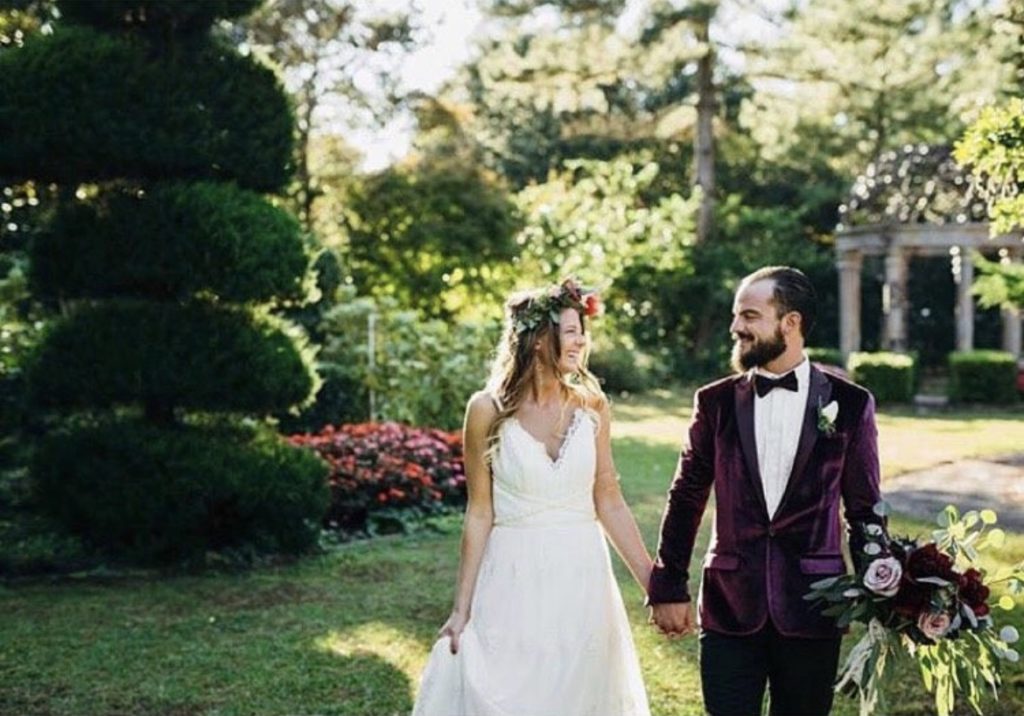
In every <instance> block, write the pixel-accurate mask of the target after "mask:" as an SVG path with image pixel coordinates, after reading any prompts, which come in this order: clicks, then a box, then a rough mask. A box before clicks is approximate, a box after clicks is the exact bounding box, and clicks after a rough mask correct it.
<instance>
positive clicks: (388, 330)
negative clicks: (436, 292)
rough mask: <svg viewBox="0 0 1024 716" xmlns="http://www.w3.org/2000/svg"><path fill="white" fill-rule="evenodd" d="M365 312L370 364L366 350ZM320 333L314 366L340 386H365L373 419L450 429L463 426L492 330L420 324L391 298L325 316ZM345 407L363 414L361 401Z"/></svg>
mask: <svg viewBox="0 0 1024 716" xmlns="http://www.w3.org/2000/svg"><path fill="white" fill-rule="evenodd" d="M371 314H373V315H374V317H375V318H374V335H375V346H376V350H375V352H374V364H373V367H371V366H370V361H369V349H368V340H369V317H370V315H371ZM320 330H321V331H322V333H323V335H325V340H324V345H323V348H322V350H321V351H320V353H319V355H318V360H319V365H320V366H322V367H323V369H325V370H327V371H330V372H331V373H332V375H334V376H336V377H337V378H339V379H341V380H344V381H345V382H346V383H347V385H350V386H351V385H354V384H357V385H362V386H365V391H367V393H368V392H369V391H370V390H371V389H372V391H373V393H374V397H375V413H374V416H373V417H374V418H375V419H378V420H393V421H397V422H401V423H406V424H409V425H417V426H424V427H436V428H441V429H445V430H454V429H456V428H458V427H459V426H461V424H462V418H463V413H464V411H465V406H466V402H467V401H468V400H469V397H470V396H471V395H472V394H473V393H474V392H475V391H477V390H480V389H481V388H482V387H483V385H484V383H485V382H486V379H487V375H488V372H489V369H490V358H491V353H492V351H493V349H494V346H495V345H497V342H498V332H499V326H498V324H497V322H495V323H492V324H482V323H474V322H468V321H462V322H458V323H448V322H445V321H440V320H424V319H423V318H421V317H420V316H418V315H417V314H416V313H415V312H413V311H403V310H401V309H400V308H398V306H397V305H396V304H395V303H394V302H393V301H380V302H375V301H374V300H372V299H369V298H360V299H353V300H349V301H346V302H344V303H341V304H339V305H338V306H336V307H335V308H333V309H331V310H330V311H328V312H327V314H326V315H325V316H324V320H323V323H322V324H321V327H320ZM367 393H362V392H360V394H359V397H362V396H364V395H366V394H367ZM350 409H351V410H353V411H354V410H357V409H363V410H367V412H368V408H366V407H365V404H363V405H358V406H357V405H353V406H351V408H350ZM362 414H363V415H366V414H367V413H362ZM342 417H344V416H343V415H339V416H337V417H336V418H335V419H334V420H333V421H332V422H335V423H337V422H340V421H341V419H342Z"/></svg>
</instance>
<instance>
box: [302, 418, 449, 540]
mask: <svg viewBox="0 0 1024 716" xmlns="http://www.w3.org/2000/svg"><path fill="white" fill-rule="evenodd" d="M289 441H290V442H291V443H292V444H293V445H298V446H303V447H309V448H312V449H313V450H315V451H316V452H317V453H318V454H319V455H320V457H322V458H323V459H324V460H326V461H327V462H328V464H329V465H330V466H331V472H330V476H329V478H328V483H329V485H330V489H331V504H330V507H329V509H328V512H327V514H326V515H325V517H324V526H325V527H328V528H332V529H338V530H341V531H342V532H348V533H367V532H370V533H374V532H381V531H402V530H404V528H405V526H406V524H407V522H408V520H409V519H415V518H417V517H422V516H424V515H429V514H435V513H438V512H442V511H444V510H445V508H451V507H456V506H459V505H462V504H464V503H465V501H466V475H465V470H464V467H463V462H462V438H461V436H460V435H459V434H458V433H449V432H444V431H442V430H435V429H432V428H415V427H411V426H408V425H402V424H400V423H358V424H353V425H342V426H340V427H334V426H330V425H329V426H327V427H326V428H324V429H323V430H322V431H321V432H319V433H316V434H312V435H310V434H304V435H293V436H291V437H290V438H289Z"/></svg>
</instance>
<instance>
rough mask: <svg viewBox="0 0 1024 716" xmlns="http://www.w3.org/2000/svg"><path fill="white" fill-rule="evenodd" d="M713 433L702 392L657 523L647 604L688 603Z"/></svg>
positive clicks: (709, 474)
mask: <svg viewBox="0 0 1024 716" xmlns="http://www.w3.org/2000/svg"><path fill="white" fill-rule="evenodd" d="M714 437H715V430H714V422H713V419H712V416H711V412H710V410H709V408H708V406H707V397H706V395H705V391H703V390H698V391H697V393H696V394H695V395H694V398H693V416H692V418H691V421H690V429H689V435H688V439H687V445H686V447H685V448H684V450H683V452H682V454H681V455H680V457H679V464H678V467H677V468H676V474H675V477H673V479H672V485H671V487H670V488H669V491H668V504H667V505H666V506H665V513H664V515H663V516H662V518H661V537H660V539H659V542H658V556H657V559H656V560H655V563H654V570H653V571H652V572H651V581H650V586H649V588H648V590H647V604H648V605H652V604H665V603H674V602H689V601H690V592H689V588H688V584H687V582H688V581H689V568H690V557H691V556H692V555H693V543H694V540H695V539H696V538H697V528H698V527H699V526H700V520H701V517H703V515H704V508H705V507H706V506H707V503H708V495H709V494H710V492H711V484H712V482H713V481H714V463H715V459H714V450H715V439H714Z"/></svg>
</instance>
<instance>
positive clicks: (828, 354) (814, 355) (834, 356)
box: [807, 348, 846, 368]
mask: <svg viewBox="0 0 1024 716" xmlns="http://www.w3.org/2000/svg"><path fill="white" fill-rule="evenodd" d="M807 357H808V358H809V359H810V360H811V362H812V363H821V364H822V365H834V366H836V367H838V368H845V367H846V361H844V360H843V352H842V351H841V350H839V349H838V348H807Z"/></svg>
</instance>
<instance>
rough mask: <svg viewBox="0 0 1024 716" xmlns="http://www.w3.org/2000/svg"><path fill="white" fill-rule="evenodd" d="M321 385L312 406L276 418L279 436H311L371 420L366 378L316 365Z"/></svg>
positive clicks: (331, 365) (338, 367)
mask: <svg viewBox="0 0 1024 716" xmlns="http://www.w3.org/2000/svg"><path fill="white" fill-rule="evenodd" d="M316 370H317V373H319V374H320V379H321V381H322V383H321V385H320V390H319V391H317V394H316V398H315V399H314V402H313V403H312V404H311V405H308V406H306V408H305V409H303V410H301V411H298V412H297V413H296V412H288V413H281V414H278V415H277V416H276V417H277V419H278V421H279V425H280V429H281V432H284V433H313V432H318V431H319V430H321V429H322V428H323V427H324V426H325V425H341V424H343V423H360V422H363V421H366V420H369V419H370V396H369V389H368V387H367V383H366V380H365V376H362V379H361V378H360V376H358V375H355V374H353V372H352V371H351V370H349V369H348V368H346V367H345V366H341V365H337V364H335V363H319V364H317V367H316Z"/></svg>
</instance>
